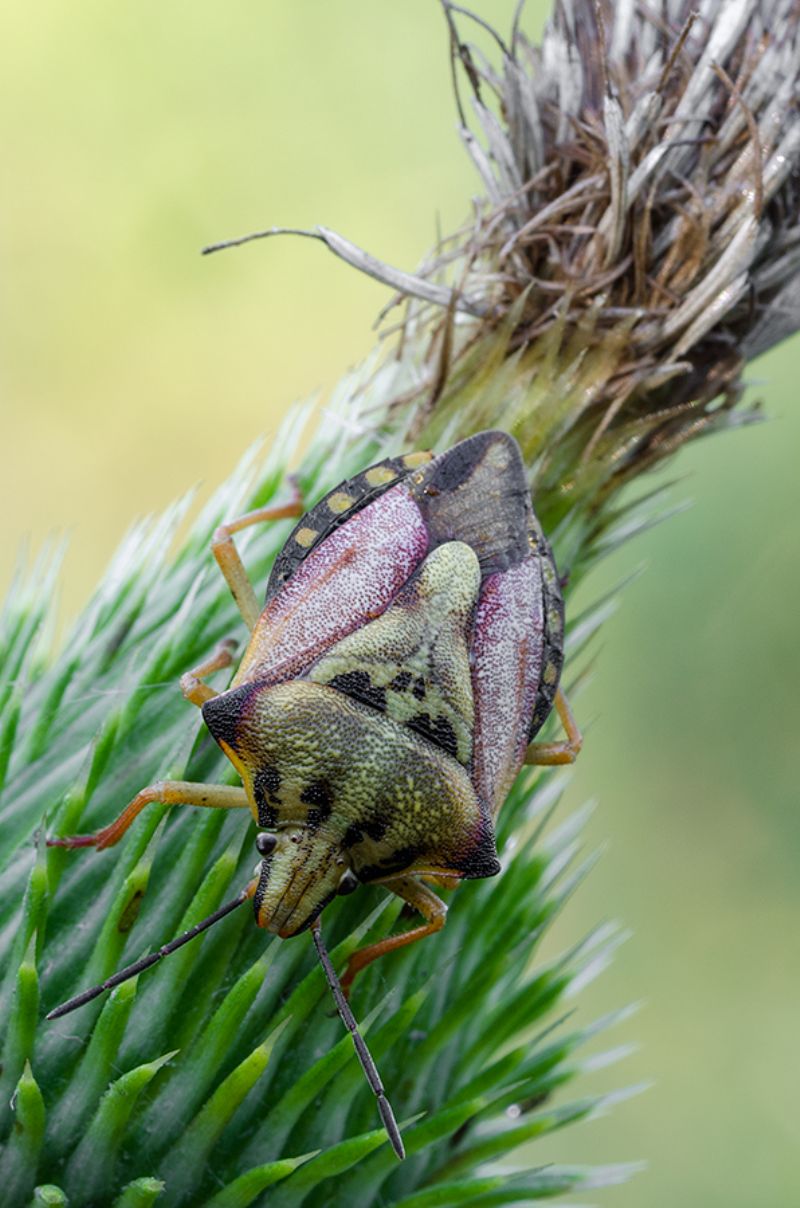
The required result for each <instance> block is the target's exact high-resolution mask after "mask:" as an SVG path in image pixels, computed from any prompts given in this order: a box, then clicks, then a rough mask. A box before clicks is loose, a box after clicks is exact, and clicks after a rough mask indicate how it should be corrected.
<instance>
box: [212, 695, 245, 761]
mask: <svg viewBox="0 0 800 1208" xmlns="http://www.w3.org/2000/svg"><path fill="white" fill-rule="evenodd" d="M250 692H251V689H250V687H249V685H243V686H242V687H241V688H232V689H231V690H230V691H229V692H220V694H219V696H212V698H211V700H207V701H206V702H205V704H204V705H203V706H202V710H201V711H202V714H203V721H204V722H205V723H206V725H207V726H208V728H209V730H210V731H211V734H212V736H213V737H214V739H215V740H216V741H217V742H218V743H223V742H224V743H225V745H226V746H228V747H230V748H231V749H232V750H234V751H235V750H237V749H238V739H237V731H238V728H239V722H240V720H241V717H242V713H243V712H244V709H245V706H246V705H247V702H248V700H249V698H250Z"/></svg>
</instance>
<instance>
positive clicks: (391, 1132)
mask: <svg viewBox="0 0 800 1208" xmlns="http://www.w3.org/2000/svg"><path fill="white" fill-rule="evenodd" d="M311 935H312V937H313V940H314V946H315V948H316V949H317V955H318V956H319V959H320V963H321V965H322V968H323V969H324V971H325V978H326V980H327V982H328V985H329V986H330V988H331V994H332V995H333V998H334V1001H335V1003H336V1009H337V1011H338V1012H339V1015H340V1017H341V1020H342V1023H343V1024H344V1026H345V1027H346V1028H347V1030H348V1032H349V1033H350V1035H351V1036H352V1038H353V1046H354V1047H355V1050H356V1056H357V1057H358V1060H359V1061H360V1062H361V1068H362V1070H363V1071H364V1074H365V1076H366V1079H367V1082H368V1083H369V1085H370V1089H371V1090H372V1093H373V1094H374V1096H375V1098H376V1099H377V1101H378V1111H379V1112H380V1116H381V1120H382V1121H383V1126H384V1128H385V1129H386V1132H387V1134H388V1137H389V1140H390V1141H391V1143H392V1149H393V1150H394V1152H395V1153H396V1154H397V1156H398V1158H400V1160H401V1161H402V1159H403V1158H404V1157H405V1156H406V1151H405V1146H404V1145H403V1138H402V1137H401V1136H400V1129H399V1128H398V1127H397V1121H396V1120H395V1118H394V1112H393V1111H392V1106H391V1104H390V1103H389V1100H388V1099H387V1098H386V1091H385V1090H384V1089H383V1083H382V1082H381V1076H380V1074H379V1073H378V1068H377V1066H376V1065H375V1062H374V1061H373V1060H372V1054H371V1053H370V1051H369V1049H368V1048H367V1046H366V1043H365V1041H364V1037H363V1036H362V1035H361V1033H360V1032H359V1030H358V1024H357V1023H356V1020H355V1016H354V1015H353V1012H352V1011H351V1010H350V1003H349V1002H348V1001H347V999H346V998H345V996H344V992H343V990H342V987H341V985H340V984H339V978H338V977H337V976H336V970H335V969H334V967H333V965H332V964H331V958H330V957H329V956H328V951H327V949H326V947H325V945H324V943H323V942H322V932H321V931H320V929H319V921H317V922H316V923H314V925H313V926H312V928H311Z"/></svg>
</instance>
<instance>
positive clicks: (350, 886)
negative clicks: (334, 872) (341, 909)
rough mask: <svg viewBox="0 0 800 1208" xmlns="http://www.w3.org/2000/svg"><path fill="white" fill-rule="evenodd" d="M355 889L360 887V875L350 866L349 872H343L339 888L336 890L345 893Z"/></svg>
mask: <svg viewBox="0 0 800 1208" xmlns="http://www.w3.org/2000/svg"><path fill="white" fill-rule="evenodd" d="M354 889H358V877H357V876H356V874H355V873H354V872H353V870H352V868H348V870H347V872H343V873H342V876H341V879H340V881H339V888H338V889H337V890H336V892H337V893H338V894H341V895H344V894H348V893H352V892H353V890H354Z"/></svg>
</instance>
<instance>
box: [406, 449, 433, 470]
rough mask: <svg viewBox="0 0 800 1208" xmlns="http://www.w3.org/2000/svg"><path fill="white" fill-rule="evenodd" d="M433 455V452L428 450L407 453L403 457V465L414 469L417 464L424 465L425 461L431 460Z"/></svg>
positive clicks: (408, 468)
mask: <svg viewBox="0 0 800 1208" xmlns="http://www.w3.org/2000/svg"><path fill="white" fill-rule="evenodd" d="M432 457H433V454H432V453H426V452H419V453H406V455H405V457H404V458H403V465H404V466H405V467H406V469H407V470H413V469H415V468H416V467H417V466H424V465H425V463H426V462H428V461H430V460H431V458H432Z"/></svg>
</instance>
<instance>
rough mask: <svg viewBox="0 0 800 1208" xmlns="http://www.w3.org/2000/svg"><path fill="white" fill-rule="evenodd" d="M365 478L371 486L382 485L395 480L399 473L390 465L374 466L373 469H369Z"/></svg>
mask: <svg viewBox="0 0 800 1208" xmlns="http://www.w3.org/2000/svg"><path fill="white" fill-rule="evenodd" d="M364 478H365V479H366V480H367V483H368V485H369V486H371V487H382V486H383V485H384V484H385V483H387V482H394V480H395V478H397V473H396V471H395V470H391V469H390V468H389V467H388V466H373V467H372V469H371V470H367V472H366V474H365V475H364Z"/></svg>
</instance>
